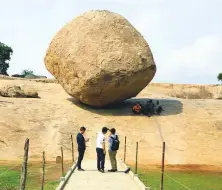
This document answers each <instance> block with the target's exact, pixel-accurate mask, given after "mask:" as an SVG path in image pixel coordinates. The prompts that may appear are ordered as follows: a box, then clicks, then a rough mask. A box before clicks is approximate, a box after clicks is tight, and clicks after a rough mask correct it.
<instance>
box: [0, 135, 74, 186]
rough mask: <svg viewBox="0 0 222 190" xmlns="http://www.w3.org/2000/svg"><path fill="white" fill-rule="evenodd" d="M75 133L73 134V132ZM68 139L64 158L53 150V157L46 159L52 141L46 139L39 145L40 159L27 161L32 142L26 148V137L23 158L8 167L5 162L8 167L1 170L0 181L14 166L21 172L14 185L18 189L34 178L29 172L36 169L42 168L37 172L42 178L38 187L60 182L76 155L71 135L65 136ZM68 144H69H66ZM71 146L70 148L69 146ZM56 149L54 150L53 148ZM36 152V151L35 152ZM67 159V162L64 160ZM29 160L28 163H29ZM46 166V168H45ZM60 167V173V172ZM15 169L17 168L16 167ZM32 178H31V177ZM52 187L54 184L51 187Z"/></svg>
mask: <svg viewBox="0 0 222 190" xmlns="http://www.w3.org/2000/svg"><path fill="white" fill-rule="evenodd" d="M73 135H75V134H73ZM67 139H68V140H69V141H67V144H66V145H67V147H68V146H70V149H67V151H66V152H65V154H64V159H60V158H59V157H62V156H63V155H61V153H60V152H55V158H54V157H53V160H52V159H51V157H50V158H48V160H47V150H49V149H50V146H51V144H52V143H53V142H50V141H47V142H46V143H44V144H43V146H41V147H42V148H41V149H42V151H41V152H39V154H41V157H40V158H42V161H41V160H38V161H37V162H36V161H35V160H33V162H32V161H29V160H28V158H29V157H30V155H29V151H30V150H32V143H30V150H29V148H27V146H28V147H29V139H28V138H27V139H26V141H25V146H24V155H22V156H21V157H23V160H20V159H19V163H18V164H15V165H13V166H12V167H10V164H6V165H9V167H10V168H6V169H7V170H5V169H4V170H3V171H2V172H1V173H0V181H1V177H2V176H3V175H5V174H6V173H9V172H10V171H12V170H14V169H15V168H20V169H21V170H20V171H21V173H20V175H19V174H18V176H20V183H19V182H18V183H16V187H17V188H18V189H20V190H25V189H26V186H27V184H28V183H29V181H32V180H35V179H34V178H33V176H32V175H30V173H35V172H37V170H39V169H40V170H42V172H40V173H39V172H38V176H37V177H38V178H39V177H40V178H42V180H41V181H42V183H39V185H40V186H41V187H40V186H39V189H42V190H44V186H45V185H46V183H48V182H49V179H50V181H53V182H56V183H55V185H56V184H57V183H58V182H60V180H62V178H61V177H62V176H64V175H65V173H66V172H68V171H69V167H71V166H72V165H73V161H74V155H76V152H75V151H76V149H74V147H75V146H74V144H73V139H72V136H71V135H70V136H68V138H67ZM27 142H28V145H27ZM68 144H69V145H68ZM56 146H58V147H59V148H61V149H63V148H64V147H65V145H64V146H63V145H62V144H61V145H58V144H56ZM71 147H72V148H71ZM55 151H56V150H55ZM35 154H36V152H35ZM34 156H35V155H34ZM66 161H67V162H66ZM29 162H30V163H29ZM46 168H48V169H49V171H48V169H46ZM61 169H62V174H61ZM16 171H17V169H16ZM52 171H53V172H55V176H57V177H56V179H55V176H54V178H52V175H51V172H52ZM31 178H33V179H31ZM44 183H45V184H44ZM6 184H7V185H9V186H10V182H8V183H6ZM45 188H46V187H45ZM52 188H54V186H53V187H52Z"/></svg>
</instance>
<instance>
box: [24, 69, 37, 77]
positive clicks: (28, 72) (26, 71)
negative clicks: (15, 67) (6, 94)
mask: <svg viewBox="0 0 222 190" xmlns="http://www.w3.org/2000/svg"><path fill="white" fill-rule="evenodd" d="M21 75H23V76H24V77H25V76H27V75H34V72H33V71H32V70H28V69H25V70H23V71H22V74H21Z"/></svg>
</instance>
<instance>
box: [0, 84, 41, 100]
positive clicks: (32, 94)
mask: <svg viewBox="0 0 222 190" xmlns="http://www.w3.org/2000/svg"><path fill="white" fill-rule="evenodd" d="M0 96H3V97H12V98H39V96H38V93H37V92H36V91H35V90H33V89H29V88H21V87H20V86H11V85H7V86H5V87H3V88H2V89H0Z"/></svg>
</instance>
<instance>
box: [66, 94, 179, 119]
mask: <svg viewBox="0 0 222 190" xmlns="http://www.w3.org/2000/svg"><path fill="white" fill-rule="evenodd" d="M68 100H69V101H71V102H72V103H73V104H75V105H76V106H78V107H80V108H82V109H84V110H88V111H91V112H93V113H97V114H99V115H105V116H107V115H113V116H131V115H135V114H133V113H132V108H133V106H134V105H136V104H137V103H140V104H141V105H142V106H143V105H145V104H146V102H147V101H149V100H151V99H148V98H132V99H128V100H125V101H122V102H119V103H115V104H112V105H108V106H105V107H103V108H92V107H90V106H88V105H85V104H82V103H81V102H79V101H77V100H76V99H75V98H69V99H68ZM152 100H153V102H154V103H155V104H156V102H157V101H159V104H160V105H161V106H162V107H163V110H164V111H163V112H162V113H161V114H160V116H166V115H177V114H180V113H181V112H182V111H183V104H182V103H181V102H180V101H179V100H173V99H152ZM136 116H140V115H136ZM141 116H142V115H141Z"/></svg>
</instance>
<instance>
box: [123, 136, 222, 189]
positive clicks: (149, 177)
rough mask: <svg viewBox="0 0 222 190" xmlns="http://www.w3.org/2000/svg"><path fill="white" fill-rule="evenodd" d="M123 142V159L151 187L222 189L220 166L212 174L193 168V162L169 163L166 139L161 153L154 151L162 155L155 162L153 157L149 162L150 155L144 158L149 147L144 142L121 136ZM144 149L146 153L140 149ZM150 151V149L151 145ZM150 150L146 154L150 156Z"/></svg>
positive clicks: (160, 150) (160, 149) (161, 146)
mask: <svg viewBox="0 0 222 190" xmlns="http://www.w3.org/2000/svg"><path fill="white" fill-rule="evenodd" d="M122 142H124V144H123V145H122V147H121V150H120V151H121V152H122V155H121V156H122V158H123V161H124V162H125V163H126V164H127V165H128V166H130V167H131V170H132V171H133V172H134V174H137V175H138V177H139V179H140V180H141V181H142V182H143V183H144V184H145V186H146V187H150V189H151V190H215V189H216V190H222V171H219V170H220V169H221V166H220V165H215V167H217V168H219V169H218V170H215V172H211V173H209V172H207V171H205V170H201V169H200V170H198V169H196V168H193V167H192V165H191V166H186V165H166V164H165V161H166V160H167V159H168V154H166V148H167V144H166V143H165V142H163V143H162V145H159V147H160V148H159V152H158V153H157V152H156V153H155V154H157V155H159V163H155V164H154V163H153V160H151V159H150V162H149V158H148V159H146V160H144V159H143V157H144V148H146V147H144V145H142V144H143V143H140V142H139V141H138V142H133V143H132V141H131V140H130V139H128V138H127V137H124V138H122ZM140 145H141V147H140ZM142 146H143V147H142ZM141 148H143V152H140V149H141ZM147 150H149V149H148V147H147ZM148 152H149V151H147V155H146V157H149V154H148ZM132 158H133V159H132Z"/></svg>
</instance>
